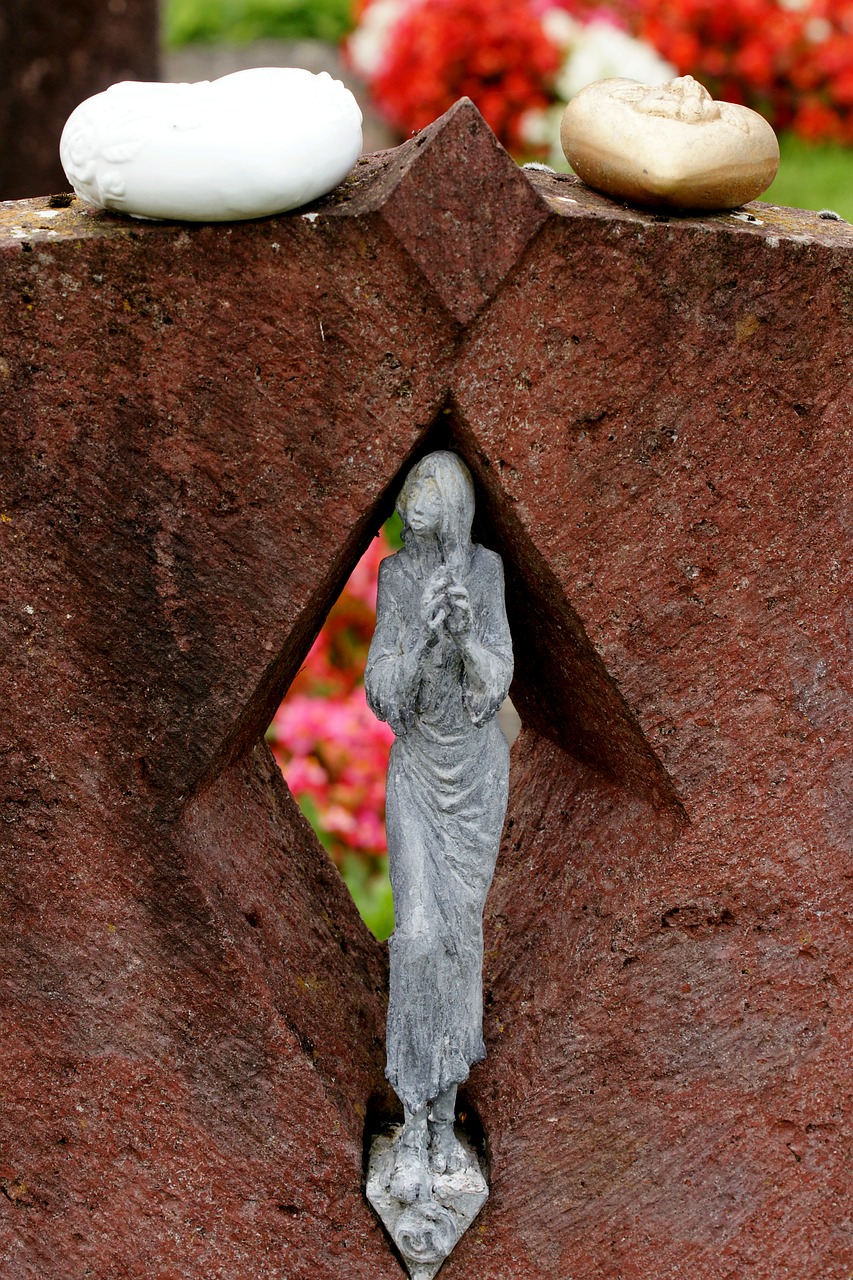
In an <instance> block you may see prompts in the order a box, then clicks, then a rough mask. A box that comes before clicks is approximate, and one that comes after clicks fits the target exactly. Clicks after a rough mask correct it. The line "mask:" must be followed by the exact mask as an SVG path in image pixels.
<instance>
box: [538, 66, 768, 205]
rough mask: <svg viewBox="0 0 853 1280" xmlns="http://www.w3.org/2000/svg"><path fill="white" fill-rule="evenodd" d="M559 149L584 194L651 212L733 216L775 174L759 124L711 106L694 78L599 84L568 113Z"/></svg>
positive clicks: (744, 111) (745, 113)
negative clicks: (585, 187) (729, 212)
mask: <svg viewBox="0 0 853 1280" xmlns="http://www.w3.org/2000/svg"><path fill="white" fill-rule="evenodd" d="M560 141H561V144H562V147H563V151H564V152H565V155H566V159H567V160H568V162H569V164H570V165H571V166H572V168H573V169H574V171H575V173H576V174H577V175H578V177H579V178H582V179H583V180H584V182H586V183H588V184H589V186H591V187H595V189H596V190H597V191H603V192H604V193H605V195H609V196H615V197H616V198H617V199H621V200H627V201H629V202H630V203H631V204H639V205H644V206H649V207H653V208H654V207H662V208H670V209H735V208H737V206H738V205H741V204H745V203H746V201H747V200H755V199H756V198H757V197H758V196H760V195H761V193H762V191H766V190H767V188H768V187H769V186H770V183H771V182H772V181H773V179H774V178H775V177H776V171H777V170H778V168H779V143H778V141H777V140H776V135H775V133H774V132H773V130H772V128H771V127H770V125H769V124H768V123H767V121H766V120H765V119H764V117H763V116H760V115H759V114H758V113H757V112H756V111H750V109H749V108H748V107H741V106H737V105H736V104H735V103H732V102H715V101H714V99H713V98H712V97H711V95H710V93H709V92H708V90H707V89H706V88H704V86H703V85H701V84H699V82H698V81H696V80H694V79H693V77H692V76H680V77H679V78H678V79H677V80H671V81H670V82H669V83H668V84H662V85H645V84H640V83H639V82H638V81H636V80H620V79H612V80H599V81H597V82H596V83H595V84H591V85H589V86H587V88H586V89H582V90H581V92H580V93H578V94H576V96H575V97H574V98H572V100H571V102H570V103H569V105H568V106H567V107H566V109H565V111H564V112H563V120H562V124H561V126H560Z"/></svg>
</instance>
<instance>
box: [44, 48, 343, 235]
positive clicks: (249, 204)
mask: <svg viewBox="0 0 853 1280" xmlns="http://www.w3.org/2000/svg"><path fill="white" fill-rule="evenodd" d="M361 145H362V138H361V111H360V110H359V107H358V104H357V102H356V100H355V98H354V97H353V95H352V94H351V93H350V91H349V89H347V88H345V87H344V85H342V84H341V82H340V81H339V80H333V79H332V77H331V76H330V75H329V74H328V73H327V72H325V71H323V72H321V73H320V74H319V75H313V74H312V73H311V72H310V71H303V70H300V69H298V68H295V67H263V68H257V69H255V70H251V71H238V72H236V73H235V74H234V75H230V76H223V77H222V78H221V79H220V80H212V81H211V80H204V81H202V82H201V83H199V84H147V83H141V82H140V83H137V82H135V81H132V80H126V81H124V82H123V83H122V84H115V85H113V86H112V88H110V89H107V90H106V91H105V92H104V93H98V94H96V95H95V96H94V97H93V98H87V99H86V101H85V102H82V103H81V104H80V106H79V107H77V108H76V109H75V110H74V111H73V112H72V113H71V115H70V116H69V118H68V121H67V123H66V125H65V128H64V130H63V132H62V138H61V141H60V144H59V154H60V158H61V160H62V165H63V168H64V169H65V172H66V174H67V175H68V180H69V182H70V183H71V185H72V186H73V187H74V190H75V191H76V193H77V195H78V196H79V197H80V198H81V199H82V200H86V201H88V203H90V204H93V205H97V206H98V207H99V208H101V209H112V210H115V211H116V212H119V213H129V214H134V215H135V216H136V217H142V218H177V219H181V220H183V221H188V222H228V221H231V220H233V219H241V218H262V217H266V216H268V215H270V214H273V213H283V212H284V211H285V210H286V209H295V208H298V207H299V206H300V205H303V204H307V203H308V202H309V201H311V200H316V199H317V198H318V197H319V196H322V195H325V194H326V192H327V191H331V190H332V188H333V187H335V186H337V184H338V183H339V182H341V181H342V180H343V179H344V178H345V177H346V175H347V174H348V173H349V171H350V169H351V168H352V166H353V165H354V164H355V162H356V160H357V159H358V157H359V155H360V154H361Z"/></svg>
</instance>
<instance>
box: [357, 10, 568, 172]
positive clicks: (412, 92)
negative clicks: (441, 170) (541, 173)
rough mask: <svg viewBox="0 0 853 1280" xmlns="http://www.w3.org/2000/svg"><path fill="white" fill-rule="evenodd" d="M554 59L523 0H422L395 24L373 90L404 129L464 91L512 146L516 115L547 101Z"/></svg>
mask: <svg viewBox="0 0 853 1280" xmlns="http://www.w3.org/2000/svg"><path fill="white" fill-rule="evenodd" d="M559 65H560V52H559V50H558V49H557V48H556V46H555V45H553V44H552V43H551V41H550V40H549V39H548V38H547V36H546V35H545V33H544V31H543V29H542V24H541V22H540V20H539V17H538V16H537V14H536V13H535V12H534V11H533V8H532V6H531V4H530V3H529V2H528V0H502V2H501V3H495V0H421V2H420V3H416V4H413V5H412V6H411V7H410V8H409V9H408V10H407V11H406V12H405V13H403V15H402V17H401V18H400V20H399V22H398V23H397V24H396V26H395V27H394V29H393V31H392V33H391V39H390V47H389V48H388V50H387V53H386V57H385V59H384V62H383V66H382V68H381V70H380V72H379V74H378V75H377V76H376V78H375V80H374V81H373V83H372V85H371V88H372V90H373V94H374V97H375V99H376V102H377V104H378V105H379V107H380V108H381V110H382V111H383V112H384V113H385V115H386V116H387V118H388V119H389V121H391V123H392V124H394V125H395V126H396V127H397V128H399V129H400V130H402V131H403V132H406V133H408V132H410V131H413V130H417V129H421V128H423V126H424V125H426V124H429V123H430V122H431V121H432V120H434V119H435V118H436V117H437V116H439V115H441V113H442V112H443V111H446V110H447V108H448V107H450V106H452V105H453V103H454V102H455V101H456V100H457V99H458V98H461V97H465V96H467V97H469V98H471V99H473V101H474V102H475V103H476V105H477V106H478V108H479V109H480V111H481V112H482V114H483V116H484V117H485V119H486V120H487V121H488V123H489V125H490V126H491V127H492V129H493V130H494V131H495V133H496V134H497V135H498V137H499V138H500V139H501V141H502V142H503V143H504V144H505V145H506V146H508V147H517V146H518V145H519V144H520V141H521V134H520V121H521V117H522V116H523V115H524V113H525V112H526V111H528V110H529V109H530V108H531V107H545V106H547V105H548V104H549V103H550V102H551V100H552V88H551V85H552V81H553V77H554V75H555V74H556V72H557V70H558V68H559Z"/></svg>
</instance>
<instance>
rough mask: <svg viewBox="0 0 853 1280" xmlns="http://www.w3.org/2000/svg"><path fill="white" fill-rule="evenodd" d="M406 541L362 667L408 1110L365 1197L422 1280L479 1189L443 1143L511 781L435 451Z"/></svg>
mask: <svg viewBox="0 0 853 1280" xmlns="http://www.w3.org/2000/svg"><path fill="white" fill-rule="evenodd" d="M398 510H399V512H400V516H401V519H402V522H403V535H404V547H403V549H402V550H401V551H399V552H397V554H396V555H395V556H392V557H389V558H388V559H386V560H385V561H384V562H383V564H382V568H381V570H380V577H379V594H378V601H377V622H376V632H375V634H374V637H373V642H372V644H371V647H370V654H369V656H368V661H367V671H366V673H365V686H366V690H367V698H368V701H369V703H370V706H371V707H372V709H373V711H374V712H375V713H376V715H377V716H379V717H380V719H382V720H387V721H388V723H389V724H390V725H391V727H392V728H393V730H394V732H395V734H396V735H397V736H396V741H395V743H394V746H393V748H392V750H391V759H390V762H389V767H388V790H387V802H386V823H387V831H388V854H389V859H390V870H391V884H392V887H393V890H394V925H395V928H394V933H393V935H392V937H391V941H390V954H391V976H390V1000H389V1006H388V1025H387V1037H386V1040H387V1052H388V1063H387V1068H386V1074H387V1076H388V1079H389V1080H390V1081H391V1084H392V1085H393V1086H394V1089H395V1091H396V1093H397V1095H398V1097H399V1098H400V1101H401V1102H402V1103H403V1112H404V1124H403V1126H402V1129H401V1130H399V1131H398V1132H397V1134H396V1136H395V1137H394V1139H391V1140H389V1138H388V1137H387V1136H384V1135H383V1136H380V1137H379V1138H378V1139H377V1140H376V1142H375V1143H374V1146H373V1150H372V1153H371V1162H370V1173H369V1178H368V1186H367V1194H368V1198H369V1199H370V1201H371V1203H372V1204H373V1206H374V1208H375V1209H376V1210H377V1212H378V1213H379V1215H380V1217H381V1218H382V1220H383V1222H384V1223H385V1225H386V1227H387V1228H388V1230H389V1232H390V1234H391V1235H392V1238H393V1239H394V1241H395V1243H396V1245H397V1247H398V1248H399V1250H400V1252H401V1254H402V1255H403V1257H404V1258H405V1260H406V1263H407V1265H408V1267H409V1270H410V1271H411V1273H412V1275H413V1276H415V1277H417V1280H429V1278H430V1277H431V1276H432V1275H434V1274H435V1272H436V1271H437V1270H438V1267H439V1266H440V1265H441V1263H442V1262H443V1260H444V1258H445V1257H446V1256H447V1255H448V1253H449V1252H450V1250H451V1249H452V1248H453V1246H454V1245H455V1244H456V1242H457V1240H458V1239H459V1237H460V1236H461V1235H462V1233H463V1232H464V1231H465V1230H466V1229H467V1227H468V1226H469V1224H470V1223H471V1221H472V1220H473V1218H474V1217H475V1215H476V1214H477V1212H478V1211H479V1209H480V1208H481V1206H482V1205H483V1203H484V1202H485V1200H486V1197H487V1195H488V1188H487V1185H486V1181H485V1178H484V1177H483V1174H482V1171H481V1170H480V1167H479V1164H478V1162H477V1159H476V1156H475V1155H474V1153H473V1151H472V1149H471V1148H470V1146H468V1145H467V1143H465V1144H463V1143H462V1142H460V1140H459V1139H458V1138H457V1136H456V1134H455V1131H454V1120H455V1109H456V1090H457V1086H458V1085H460V1084H461V1083H462V1082H463V1081H464V1080H466V1079H467V1078H468V1071H469V1068H470V1067H471V1065H472V1064H473V1063H475V1062H479V1061H480V1060H481V1059H482V1058H484V1057H485V1053H486V1051H485V1046H484V1044H483V996H482V969H483V907H484V905H485V901H486V894H487V893H488V890H489V886H490V884H491V881H492V875H493V873H494V868H495V861H496V859H497V853H498V845H499V843H500V837H501V830H502V827H503V820H504V814H505V812H506V803H507V790H508V783H509V748H508V746H507V741H506V738H505V737H504V734H503V731H502V730H501V728H500V725H499V724H498V721H497V719H496V714H497V711H498V708H499V707H500V705H501V703H502V702H503V701H504V699H505V697H506V695H507V691H508V689H509V684H510V680H511V678H512V666H513V663H512V644H511V640H510V634H509V627H508V625H507V619H506V609H505V606H504V588H503V567H502V564H501V561H500V557H499V556H497V555H495V554H494V552H492V551H487V550H486V549H485V548H484V547H480V546H477V545H474V544H472V542H471V522H472V519H473V516H474V489H473V484H472V482H471V477H470V475H469V473H468V470H467V468H466V467H465V466H464V464H463V463H462V462H461V461H460V460H459V458H457V457H456V455H455V454H453V453H449V452H445V451H440V452H437V453H432V454H430V455H428V457H426V458H424V459H423V460H422V461H421V462H420V463H419V464H418V465H417V466H416V467H415V468H414V469H413V470H412V471H411V472H410V473H409V475H408V477H407V479H406V481H405V484H404V485H403V489H402V492H401V494H400V499H399V501H398Z"/></svg>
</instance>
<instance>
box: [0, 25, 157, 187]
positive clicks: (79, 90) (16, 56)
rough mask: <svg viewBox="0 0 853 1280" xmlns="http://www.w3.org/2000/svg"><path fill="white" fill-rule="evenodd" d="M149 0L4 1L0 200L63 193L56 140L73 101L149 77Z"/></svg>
mask: <svg viewBox="0 0 853 1280" xmlns="http://www.w3.org/2000/svg"><path fill="white" fill-rule="evenodd" d="M157 14H158V7H157V4H156V3H155V0H111V3H109V4H107V5H105V4H103V3H102V2H101V0H69V2H68V3H51V4H48V5H36V4H32V3H31V0H6V2H5V3H4V5H3V12H2V14H0V72H2V75H0V137H2V139H3V146H2V149H0V199H3V200H11V199H18V198H19V197H21V196H37V195H42V194H46V193H47V192H50V191H67V190H68V189H69V183H68V180H67V178H66V177H65V174H64V173H63V171H62V166H61V164H60V163H59V135H60V134H61V132H62V126H63V125H64V124H65V121H66V120H67V118H68V116H69V115H70V114H71V112H72V111H73V110H74V108H75V107H76V106H77V104H78V103H79V102H82V101H83V99H84V98H88V97H90V96H91V95H92V94H93V93H100V92H101V90H102V89H106V88H108V86H109V85H111V84H115V83H116V82H117V81H119V80H156V79H157Z"/></svg>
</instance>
